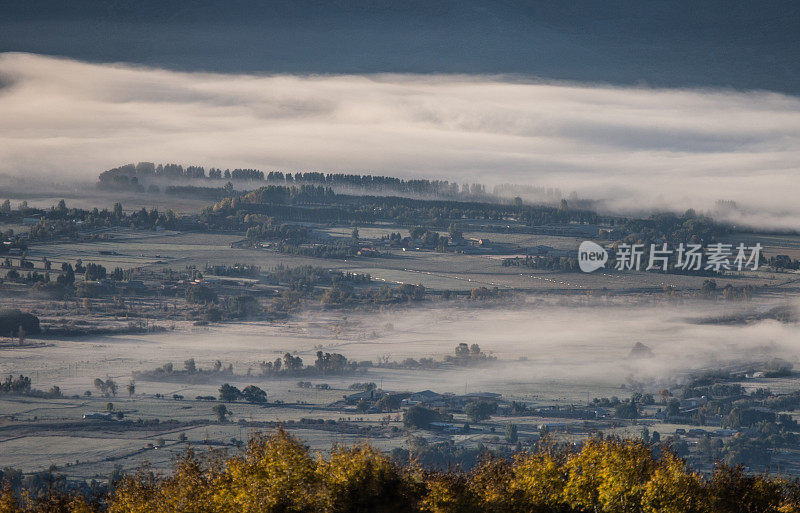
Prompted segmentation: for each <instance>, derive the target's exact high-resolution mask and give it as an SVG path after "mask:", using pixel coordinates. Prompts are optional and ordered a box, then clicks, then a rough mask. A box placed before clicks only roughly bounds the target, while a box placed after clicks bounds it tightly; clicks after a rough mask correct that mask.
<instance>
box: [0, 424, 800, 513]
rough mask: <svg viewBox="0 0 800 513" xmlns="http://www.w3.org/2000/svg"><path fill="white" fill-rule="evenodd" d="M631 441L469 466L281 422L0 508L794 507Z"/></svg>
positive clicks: (781, 493) (762, 511)
mask: <svg viewBox="0 0 800 513" xmlns="http://www.w3.org/2000/svg"><path fill="white" fill-rule="evenodd" d="M656 452H658V455H655V454H654V448H653V447H651V446H649V445H647V444H644V443H642V442H636V441H621V440H603V439H600V438H595V439H590V440H588V441H587V442H586V443H585V444H583V446H582V447H581V448H580V450H569V449H554V448H552V447H550V448H545V449H542V450H540V451H536V452H523V453H520V454H518V455H516V456H515V457H514V458H513V460H507V459H502V458H496V457H491V458H487V459H484V460H483V461H482V462H481V463H480V464H479V465H478V466H477V467H476V468H474V469H473V470H471V471H470V472H463V471H460V470H457V469H455V470H448V471H434V470H424V469H421V468H419V467H418V466H416V465H415V464H413V463H412V464H398V463H396V462H394V461H392V460H391V459H390V458H389V457H388V456H387V455H385V454H384V453H382V452H380V451H378V450H377V449H375V448H373V447H371V446H369V445H358V446H356V447H350V448H347V447H334V448H333V449H332V450H331V452H330V454H329V455H328V456H327V457H324V456H322V455H320V454H316V455H313V454H311V452H310V451H309V450H308V448H307V447H306V446H304V445H303V444H301V443H300V442H298V441H297V440H296V439H294V438H293V437H292V436H290V435H289V434H288V433H287V432H286V431H284V430H282V429H279V430H277V431H276V432H275V433H274V434H272V435H270V436H265V435H256V436H254V437H253V438H252V439H251V440H250V443H249V444H248V446H247V448H246V450H245V451H244V452H242V453H241V454H237V455H234V456H224V455H223V454H222V453H218V452H214V451H210V452H208V453H205V454H202V455H197V454H196V453H195V452H194V451H193V450H191V449H189V450H187V451H186V453H185V454H184V455H183V456H182V457H181V458H180V459H179V460H178V461H177V462H176V464H175V468H174V471H173V472H172V473H171V474H170V475H168V476H166V477H157V476H155V475H154V474H153V473H152V472H149V471H148V470H147V469H143V470H141V471H140V472H138V473H137V474H136V475H133V476H129V477H127V478H125V479H123V481H122V482H121V483H120V484H119V485H118V486H117V487H116V489H115V491H114V493H113V494H112V495H111V496H110V497H106V498H105V499H104V500H101V501H100V502H99V503H96V504H95V503H92V504H89V503H87V502H86V501H85V500H84V499H82V498H80V497H77V496H71V495H58V494H52V495H51V496H50V497H46V498H39V499H36V500H33V499H30V498H28V497H26V496H25V494H24V493H23V496H22V497H17V496H15V495H14V493H13V490H12V489H11V487H10V485H8V484H7V485H6V486H5V487H4V488H3V490H2V492H1V493H0V513H56V512H58V513H92V512H95V511H97V512H101V511H108V512H110V513H212V512H213V513H256V512H259V513H261V512H264V513H293V512H300V513H306V512H307V513H312V512H313V513H317V512H318V513H362V512H363V513H373V512H377V513H406V512H408V513H411V512H419V513H587V512H591V513H656V512H658V513H732V512H740V511H741V512H758V513H800V483H798V482H797V481H796V480H788V479H783V478H772V477H768V476H764V475H755V476H754V475H748V474H746V473H744V472H743V470H742V469H741V468H737V467H725V466H720V467H718V468H717V469H716V471H715V472H714V473H713V474H712V475H711V476H708V477H705V476H702V475H700V474H698V473H696V472H694V471H692V470H690V469H688V468H687V467H686V464H685V463H684V462H683V460H681V459H680V458H677V457H676V456H674V455H673V454H671V453H669V452H664V453H663V454H662V453H660V452H659V451H656Z"/></svg>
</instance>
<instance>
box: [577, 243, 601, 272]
mask: <svg viewBox="0 0 800 513" xmlns="http://www.w3.org/2000/svg"><path fill="white" fill-rule="evenodd" d="M606 262H608V253H607V252H606V250H605V249H604V248H603V247H602V246H601V245H599V244H596V243H594V242H592V241H590V240H585V241H583V242H581V245H580V247H579V248H578V265H579V266H580V268H581V271H583V272H585V273H590V272H592V271H596V270H597V269H600V268H601V267H603V266H605V265H606Z"/></svg>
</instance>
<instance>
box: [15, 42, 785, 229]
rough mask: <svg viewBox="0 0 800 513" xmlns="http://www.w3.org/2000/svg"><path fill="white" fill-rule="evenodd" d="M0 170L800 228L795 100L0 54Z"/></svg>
mask: <svg viewBox="0 0 800 513" xmlns="http://www.w3.org/2000/svg"><path fill="white" fill-rule="evenodd" d="M0 112H2V113H3V115H2V117H0V173H5V174H8V175H10V176H13V177H24V176H34V175H38V176H46V175H56V176H58V177H59V178H66V177H74V178H80V179H82V180H90V179H92V178H93V177H94V176H96V175H97V173H98V172H99V171H101V170H103V169H106V168H109V167H114V166H117V165H120V164H123V163H126V162H136V161H140V160H148V161H155V162H179V163H184V164H200V165H205V166H217V167H223V168H224V167H230V168H234V167H253V168H259V169H262V170H264V171H269V170H284V171H309V170H323V171H331V172H337V171H346V172H360V173H374V174H387V175H396V176H401V177H419V176H424V177H432V178H445V179H450V180H456V181H458V182H470V181H480V182H483V183H486V184H487V185H492V184H496V183H505V182H514V183H521V184H533V185H541V186H548V187H558V188H560V189H561V190H562V191H565V192H568V191H573V190H574V191H576V192H577V193H578V195H579V196H581V197H586V198H590V199H597V200H604V201H605V202H606V204H607V205H608V206H609V208H612V209H619V210H630V209H640V208H670V209H676V210H681V209H684V208H688V207H695V208H700V209H706V208H712V207H713V205H714V202H715V201H716V200H719V199H725V200H734V201H736V202H737V203H738V204H739V205H740V206H743V207H744V208H745V209H749V212H747V213H746V215H738V214H737V216H734V218H736V219H740V218H741V219H740V222H745V223H747V222H752V223H757V224H761V225H768V226H774V225H779V226H774V227H780V228H795V229H796V228H800V221H796V220H792V219H791V217H795V218H796V217H797V214H798V213H800V212H798V210H799V209H800V207H797V205H796V201H795V198H796V196H797V193H798V192H800V182H798V180H797V178H796V176H795V174H796V172H797V162H799V161H800V158H798V157H800V144H798V143H800V100H798V99H797V98H795V97H792V96H786V95H781V94H775V93H766V92H751V93H740V92H731V91H723V90H668V89H650V88H620V87H609V86H589V85H580V86H579V85H572V84H561V83H543V82H521V81H518V80H512V79H509V78H506V77H491V76H466V75H440V76H419V75H399V74H390V75H336V76H330V75H326V76H300V75H271V76H256V75H224V74H208V73H181V72H173V71H166V70H161V69H151V68H141V67H133V66H126V65H101V64H87V63H82V62H77V61H71V60H62V59H54V58H49V57H43V56H37V55H32V54H19V53H5V54H0Z"/></svg>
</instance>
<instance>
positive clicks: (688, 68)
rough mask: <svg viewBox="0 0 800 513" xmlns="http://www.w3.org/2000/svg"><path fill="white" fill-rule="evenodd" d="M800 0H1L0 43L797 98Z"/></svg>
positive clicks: (78, 53)
mask: <svg viewBox="0 0 800 513" xmlns="http://www.w3.org/2000/svg"><path fill="white" fill-rule="evenodd" d="M798 34H800V4H799V3H797V2H793V1H788V0H785V1H769V0H766V1H758V2H753V1H736V0H725V1H710V2H703V1H682V2H679V1H675V0H667V1H659V0H620V1H608V2H606V1H599V0H592V1H589V0H578V1H571V0H558V1H553V2H510V1H508V2H504V1H495V2H481V1H476V0H462V1H443V2H434V1H430V2H427V1H414V0H411V1H394V2H391V1H378V0H374V1H342V0H339V1H337V0H312V1H303V0H279V1H274V2H263V1H262V2H257V1H254V0H227V1H216V0H214V1H212V0H201V1H198V2H169V1H164V0H161V1H156V0H125V1H102V0H72V1H69V2H64V1H61V0H59V1H53V0H0V50H2V51H25V52H34V53H42V54H49V55H61V56H67V57H72V58H76V59H80V60H88V61H95V62H115V61H121V62H130V63H140V64H146V65H156V66H162V67H167V68H171V69H181V70H205V71H220V72H257V73H276V72H291V73H370V72H414V73H470V74H472V73H502V74H519V75H522V76H525V77H536V78H542V79H556V80H574V81H581V82H604V83H612V84H646V85H650V86H666V87H722V88H732V89H738V90H748V89H766V90H773V91H779V92H786V93H790V94H800V44H798V43H800V36H798Z"/></svg>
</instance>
